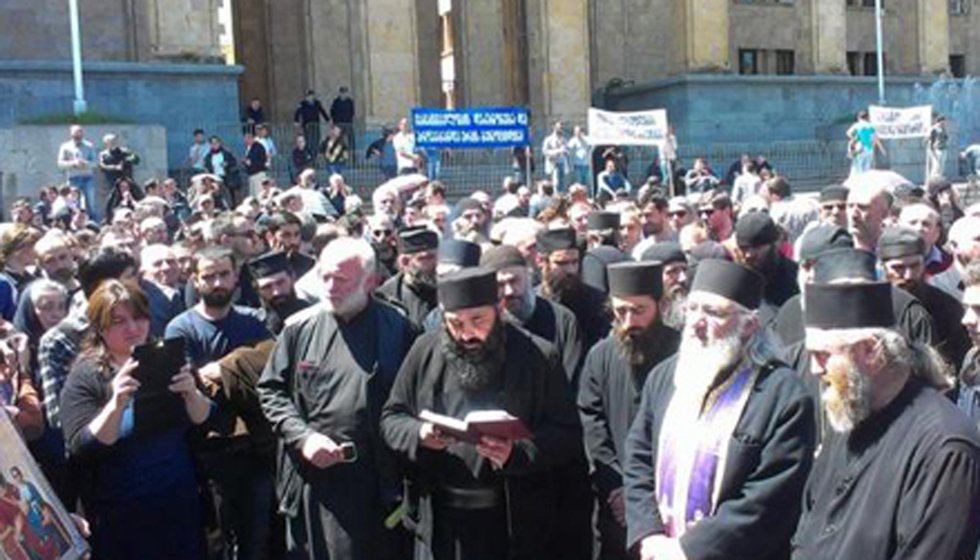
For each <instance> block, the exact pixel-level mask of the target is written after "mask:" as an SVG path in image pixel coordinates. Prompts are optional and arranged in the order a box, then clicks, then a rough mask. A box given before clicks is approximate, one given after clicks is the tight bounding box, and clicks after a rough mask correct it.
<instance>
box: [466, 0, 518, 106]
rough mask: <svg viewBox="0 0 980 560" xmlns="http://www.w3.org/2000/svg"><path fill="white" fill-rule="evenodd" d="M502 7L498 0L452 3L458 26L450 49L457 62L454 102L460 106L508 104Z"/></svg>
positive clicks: (507, 70)
mask: <svg viewBox="0 0 980 560" xmlns="http://www.w3.org/2000/svg"><path fill="white" fill-rule="evenodd" d="M503 4H504V3H503V2H502V1H499V0H498V1H490V2H486V1H479V0H477V1H476V2H473V1H469V2H467V1H463V2H454V3H453V12H454V17H455V21H456V24H457V26H458V27H457V29H456V44H455V45H454V49H453V53H454V55H455V57H456V60H457V62H456V68H457V73H456V82H457V88H458V89H457V99H456V101H457V104H458V105H459V106H460V107H477V106H481V105H505V104H507V103H508V102H509V95H508V92H507V90H506V88H507V82H508V80H507V73H508V72H509V69H508V68H507V65H506V61H507V53H506V51H505V48H506V45H505V42H504V10H503V8H504V6H503Z"/></svg>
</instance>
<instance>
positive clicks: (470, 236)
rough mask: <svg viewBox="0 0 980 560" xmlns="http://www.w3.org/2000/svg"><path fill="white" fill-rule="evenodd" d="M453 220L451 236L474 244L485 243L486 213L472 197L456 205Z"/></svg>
mask: <svg viewBox="0 0 980 560" xmlns="http://www.w3.org/2000/svg"><path fill="white" fill-rule="evenodd" d="M455 215H456V217H455V219H454V220H453V222H452V236H453V237H456V238H460V239H465V240H467V241H472V242H474V243H483V242H484V241H486V227H485V224H486V221H487V213H486V211H485V210H484V209H483V204H481V203H480V201H479V200H477V199H475V198H473V197H466V198H464V199H462V200H460V201H459V202H457V203H456V212H455Z"/></svg>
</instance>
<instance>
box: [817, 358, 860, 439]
mask: <svg viewBox="0 0 980 560" xmlns="http://www.w3.org/2000/svg"><path fill="white" fill-rule="evenodd" d="M827 366H828V372H827V375H826V381H827V386H826V387H825V388H824V390H823V393H822V394H821V400H822V401H823V406H824V410H825V411H826V412H827V421H828V422H829V423H830V427H831V428H833V429H834V431H835V432H838V433H846V432H850V431H851V430H853V429H854V427H855V426H857V425H858V424H860V423H861V422H863V421H864V420H865V419H867V418H868V416H870V415H871V384H870V383H869V381H868V377H867V376H866V375H864V374H863V373H861V371H860V370H859V369H858V368H857V366H856V365H855V364H854V362H853V361H852V360H850V359H848V360H847V364H846V365H843V364H841V365H836V364H835V366H834V367H832V366H831V364H827ZM831 370H833V371H831ZM840 370H844V371H840Z"/></svg>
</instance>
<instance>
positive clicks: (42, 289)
mask: <svg viewBox="0 0 980 560" xmlns="http://www.w3.org/2000/svg"><path fill="white" fill-rule="evenodd" d="M47 294H57V295H58V296H59V297H61V298H62V299H63V300H65V302H67V301H68V290H67V289H65V287H64V286H62V285H61V284H59V283H57V282H55V281H54V280H48V279H47V278H40V279H38V280H35V281H33V282H31V284H30V286H29V287H28V288H27V297H29V298H31V304H32V305H37V303H38V302H39V301H40V300H41V296H44V295H47Z"/></svg>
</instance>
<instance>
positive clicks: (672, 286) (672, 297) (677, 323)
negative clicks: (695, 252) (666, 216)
mask: <svg viewBox="0 0 980 560" xmlns="http://www.w3.org/2000/svg"><path fill="white" fill-rule="evenodd" d="M640 260H642V261H653V262H659V263H660V264H661V265H663V295H662V296H661V297H660V298H659V300H658V302H657V316H658V317H659V318H660V322H662V323H663V324H664V325H667V326H668V327H670V328H672V329H674V330H677V331H680V330H681V329H683V328H684V314H685V313H686V311H687V293H688V291H689V290H690V282H689V278H690V276H689V275H688V264H687V255H685V254H684V251H683V250H681V246H680V243H677V242H674V241H664V242H662V243H657V244H656V245H653V246H652V247H650V248H649V249H647V250H645V251H643V255H641V258H640Z"/></svg>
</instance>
